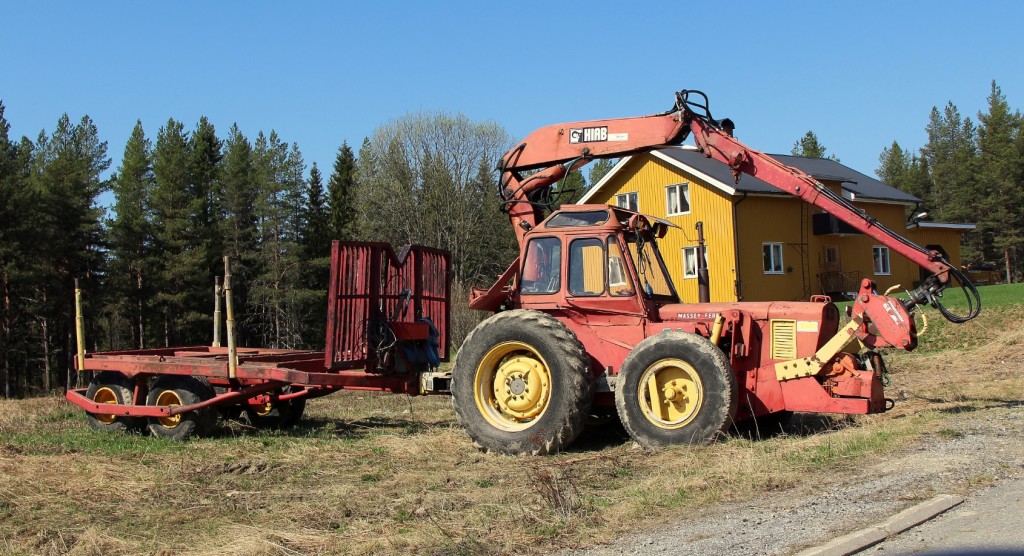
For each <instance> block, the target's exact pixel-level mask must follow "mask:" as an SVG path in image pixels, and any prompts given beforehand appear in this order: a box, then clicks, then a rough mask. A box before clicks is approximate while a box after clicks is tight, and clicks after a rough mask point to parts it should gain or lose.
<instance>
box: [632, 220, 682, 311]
mask: <svg viewBox="0 0 1024 556" xmlns="http://www.w3.org/2000/svg"><path fill="white" fill-rule="evenodd" d="M626 244H627V245H628V246H629V254H630V256H631V258H632V259H633V265H634V266H635V267H636V275H637V278H638V279H639V283H640V284H639V285H640V290H641V291H643V292H644V293H645V294H646V295H647V297H656V296H662V297H672V298H674V297H675V296H676V292H675V290H674V289H673V288H672V282H671V281H670V280H669V278H668V275H667V274H666V273H665V264H664V262H662V260H661V252H660V251H658V245H657V244H656V243H655V242H654V238H653V236H651V235H650V234H638V233H627V234H626Z"/></svg>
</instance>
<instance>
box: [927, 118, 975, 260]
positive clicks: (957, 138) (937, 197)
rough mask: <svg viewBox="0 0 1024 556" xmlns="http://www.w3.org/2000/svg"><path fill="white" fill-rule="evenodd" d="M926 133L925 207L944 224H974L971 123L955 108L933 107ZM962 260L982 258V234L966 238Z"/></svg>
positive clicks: (973, 157)
mask: <svg viewBox="0 0 1024 556" xmlns="http://www.w3.org/2000/svg"><path fill="white" fill-rule="evenodd" d="M926 131H927V132H928V143H927V144H926V145H925V146H924V147H923V148H922V149H921V155H922V156H923V157H924V159H925V161H926V162H927V165H928V169H929V175H930V178H931V180H930V181H931V186H930V188H929V197H928V205H929V207H931V209H932V210H933V211H934V213H935V214H933V215H932V216H933V217H935V218H936V219H937V220H942V221H947V222H961V223H974V222H977V221H978V219H979V217H980V216H981V215H980V209H979V203H978V199H979V198H980V193H979V191H978V187H979V184H978V180H977V149H976V146H975V145H976V143H975V139H976V138H975V129H974V124H973V122H971V119H970V118H963V117H961V116H960V111H959V110H958V109H957V107H956V105H954V104H953V103H952V102H950V103H948V104H947V105H946V107H945V109H944V110H943V111H942V112H940V111H939V109H938V108H937V107H932V110H931V113H930V115H929V118H928V126H927V127H926ZM963 258H964V260H965V261H974V260H983V259H984V258H985V241H984V237H983V235H982V234H980V233H974V234H968V235H967V236H965V242H964V249H963Z"/></svg>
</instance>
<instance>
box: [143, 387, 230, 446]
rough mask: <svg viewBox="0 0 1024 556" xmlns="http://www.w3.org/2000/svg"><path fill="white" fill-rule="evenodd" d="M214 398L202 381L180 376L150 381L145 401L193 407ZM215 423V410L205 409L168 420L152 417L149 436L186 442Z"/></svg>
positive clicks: (211, 389) (211, 390)
mask: <svg viewBox="0 0 1024 556" xmlns="http://www.w3.org/2000/svg"><path fill="white" fill-rule="evenodd" d="M213 396H214V392H213V388H211V387H210V383H209V382H207V381H206V380H205V379H200V378H196V377H191V376H181V375H163V376H160V377H158V378H157V379H156V380H155V381H153V386H152V387H150V389H149V396H148V397H147V398H146V404H147V405H169V406H182V405H192V404H196V403H199V402H202V401H205V400H208V399H210V398H212V397H213ZM216 422H217V410H216V408H213V407H207V408H204V409H200V410H198V411H189V412H186V413H179V414H178V415H171V416H168V417H152V418H150V420H149V432H151V433H152V434H153V436H158V437H160V438H169V439H171V440H185V439H187V438H189V437H190V436H192V435H193V434H203V433H206V432H209V430H210V429H211V428H212V427H213V426H214V425H215V424H216Z"/></svg>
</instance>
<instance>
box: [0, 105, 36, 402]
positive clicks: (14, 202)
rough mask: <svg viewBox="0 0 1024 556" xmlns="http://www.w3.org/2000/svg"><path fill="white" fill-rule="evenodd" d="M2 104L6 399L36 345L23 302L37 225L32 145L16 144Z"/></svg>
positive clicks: (2, 367) (1, 307)
mask: <svg viewBox="0 0 1024 556" xmlns="http://www.w3.org/2000/svg"><path fill="white" fill-rule="evenodd" d="M4 110H5V109H4V104H3V102H2V101H0V199H3V202H0V397H5V398H8V397H11V396H12V395H14V394H15V393H17V392H19V391H20V388H19V377H23V376H24V375H23V373H21V372H20V371H21V370H23V369H25V368H26V367H27V364H28V363H27V358H28V354H29V353H30V351H29V350H30V346H29V345H28V343H27V342H26V338H25V334H23V333H19V331H20V330H24V329H27V323H26V322H25V316H26V314H25V311H24V309H23V308H22V307H21V303H19V300H20V299H25V298H27V295H26V294H25V293H24V292H25V289H26V287H27V283H26V282H25V281H24V280H22V279H21V278H22V277H23V276H24V275H25V274H26V270H27V266H28V260H27V259H28V257H27V256H26V243H27V239H28V237H29V236H30V234H31V226H32V224H33V216H32V211H33V209H34V208H35V207H36V205H35V204H34V203H32V202H31V197H30V191H29V189H28V177H29V162H30V160H31V152H32V144H31V143H30V142H29V141H28V140H27V139H24V140H23V141H22V143H21V144H18V143H15V142H13V141H11V140H10V137H9V132H10V128H11V126H10V124H9V123H8V122H7V119H6V117H5V116H4Z"/></svg>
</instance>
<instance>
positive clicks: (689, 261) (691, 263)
mask: <svg viewBox="0 0 1024 556" xmlns="http://www.w3.org/2000/svg"><path fill="white" fill-rule="evenodd" d="M704 266H705V268H706V267H707V266H708V252H707V250H705V251H704ZM696 277H697V248H696V247H683V278H696Z"/></svg>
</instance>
